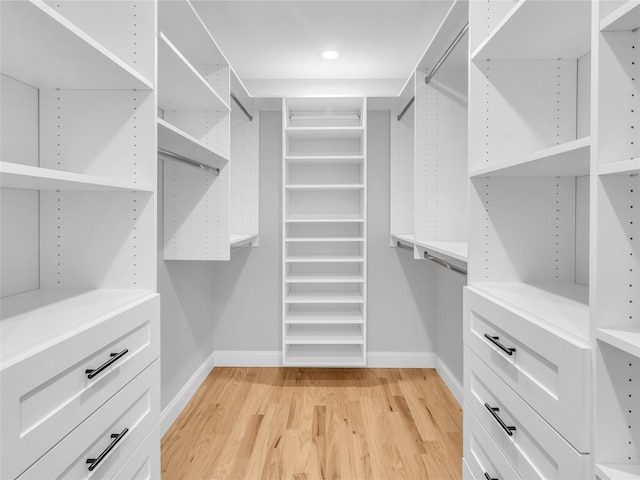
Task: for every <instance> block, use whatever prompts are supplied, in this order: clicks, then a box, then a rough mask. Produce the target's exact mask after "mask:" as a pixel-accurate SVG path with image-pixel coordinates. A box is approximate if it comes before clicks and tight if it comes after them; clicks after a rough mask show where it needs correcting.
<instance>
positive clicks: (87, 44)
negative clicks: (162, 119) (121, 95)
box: [0, 1, 153, 90]
mask: <svg viewBox="0 0 640 480" xmlns="http://www.w3.org/2000/svg"><path fill="white" fill-rule="evenodd" d="M1 8H2V15H1V18H2V26H1V28H0V31H1V32H2V73H3V74H5V75H8V76H10V77H13V78H16V79H18V80H20V81H21V82H24V83H27V84H29V85H32V86H34V87H38V88H41V89H56V88H58V89H65V90H67V89H68V90H84V89H93V90H98V89H100V90H152V89H153V83H152V82H151V81H150V80H149V79H147V78H145V77H144V76H143V75H141V74H140V73H139V72H137V71H136V70H134V69H133V68H131V67H130V66H129V65H127V64H126V63H125V62H124V61H123V60H122V59H120V58H119V57H117V56H116V55H114V54H113V53H112V52H110V51H109V50H107V49H106V48H105V47H104V46H103V45H101V44H100V43H99V42H97V41H96V40H94V39H93V38H91V37H90V36H89V35H87V34H86V33H85V32H83V31H82V30H81V29H79V28H78V27H76V26H75V25H74V24H73V23H71V22H70V21H68V20H67V19H66V18H64V17H63V16H62V15H60V14H59V13H58V12H56V11H55V10H54V9H52V8H51V7H50V6H48V5H47V4H46V3H44V2H35V1H20V2H2V4H1ZM79 59H81V62H82V68H78V61H79Z"/></svg>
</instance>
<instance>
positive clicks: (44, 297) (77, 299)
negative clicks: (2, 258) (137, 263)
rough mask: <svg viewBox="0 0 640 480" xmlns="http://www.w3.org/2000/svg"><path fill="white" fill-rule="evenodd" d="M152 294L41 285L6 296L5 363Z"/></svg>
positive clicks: (0, 332) (0, 334)
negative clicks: (57, 287) (70, 288)
mask: <svg viewBox="0 0 640 480" xmlns="http://www.w3.org/2000/svg"><path fill="white" fill-rule="evenodd" d="M153 295H155V293H153V292H151V291H149V290H66V289H42V290H32V291H29V292H26V293H23V294H19V295H13V296H10V297H5V298H3V299H2V300H1V301H0V304H1V306H2V308H1V311H2V314H1V317H0V318H1V321H0V342H1V343H0V344H1V346H2V349H1V352H2V357H1V358H2V365H3V367H6V366H8V364H13V363H14V362H17V361H19V360H20V359H21V357H22V356H24V355H26V354H30V353H33V352H35V351H38V350H40V349H42V348H45V347H47V346H49V345H51V344H52V343H57V342H60V341H62V340H64V339H66V338H68V337H70V336H72V335H74V334H76V333H78V332H79V331H82V330H84V329H86V328H88V327H90V326H92V325H95V324H96V323H99V322H100V321H103V320H105V319H107V318H109V317H111V316H113V315H114V314H115V313H117V312H120V311H124V310H126V309H128V308H131V307H132V306H133V305H135V304H137V303H140V302H142V301H144V300H146V299H147V298H149V297H151V296H153Z"/></svg>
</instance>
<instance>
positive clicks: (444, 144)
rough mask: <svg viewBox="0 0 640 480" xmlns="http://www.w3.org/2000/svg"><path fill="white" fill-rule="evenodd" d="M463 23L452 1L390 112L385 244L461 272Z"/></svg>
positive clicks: (464, 214)
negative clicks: (388, 219) (387, 240)
mask: <svg viewBox="0 0 640 480" xmlns="http://www.w3.org/2000/svg"><path fill="white" fill-rule="evenodd" d="M467 18H468V4H467V2H464V1H456V2H453V4H452V6H451V8H450V10H449V11H448V13H447V15H446V17H445V19H444V20H443V22H442V24H441V25H440V27H439V28H438V31H437V32H436V34H435V35H434V37H433V39H432V41H431V43H430V44H429V46H428V47H427V49H426V51H425V53H424V55H423V57H422V58H421V60H420V62H419V63H418V65H417V67H416V70H415V72H414V73H413V75H412V76H411V78H409V80H408V81H407V83H406V84H405V86H404V88H403V91H402V92H401V94H400V96H399V98H398V100H397V103H396V109H394V110H392V111H391V145H392V148H391V172H390V173H391V175H390V178H391V185H390V193H391V222H390V225H391V246H392V247H398V246H400V247H405V248H406V247H410V249H413V251H414V258H417V259H431V258H435V259H436V261H440V263H442V262H441V261H444V262H445V263H444V264H445V265H447V264H448V265H452V266H453V267H454V268H459V269H461V270H464V269H466V263H467V242H466V237H467V229H468V217H469V214H468V207H467V204H468V201H467V200H468V176H467V147H466V138H467V134H466V133H467V60H468V58H467V57H468V54H467V34H466V33H461V32H463V30H464V27H465V25H466V23H467ZM458 37H459V38H458ZM434 70H435V74H434V75H430V74H431V72H432V71H434ZM427 77H429V83H426V79H427Z"/></svg>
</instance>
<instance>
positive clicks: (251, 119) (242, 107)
mask: <svg viewBox="0 0 640 480" xmlns="http://www.w3.org/2000/svg"><path fill="white" fill-rule="evenodd" d="M230 95H231V98H232V99H233V101H234V102H236V105H238V107H240V110H242V113H244V114H245V115H246V116H247V118H248V119H249V121H250V122H253V116H252V115H251V114H250V113H249V112H248V111H247V109H246V108H244V105H242V104H241V103H240V100H238V99H237V98H236V96H235V95H234V94H233V92H230Z"/></svg>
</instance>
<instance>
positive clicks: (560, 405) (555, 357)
mask: <svg viewBox="0 0 640 480" xmlns="http://www.w3.org/2000/svg"><path fill="white" fill-rule="evenodd" d="M464 302H465V306H464V322H465V325H464V343H465V344H466V345H468V346H469V348H471V349H472V350H473V351H474V352H475V353H476V354H477V355H478V356H479V357H480V358H481V359H482V360H484V361H485V362H486V363H487V365H489V366H490V367H491V368H492V369H493V370H494V371H495V372H496V373H497V374H498V375H499V376H500V378H502V379H503V380H504V381H505V382H506V383H507V384H508V385H509V386H510V387H511V388H513V389H514V390H515V391H516V392H517V393H518V394H519V395H520V396H521V397H522V398H526V399H527V403H529V405H531V406H532V407H533V409H534V410H536V411H537V412H538V413H539V414H540V415H542V416H543V417H544V418H545V420H547V421H548V422H549V423H550V424H551V425H553V427H554V428H555V429H556V430H558V431H559V432H560V433H561V434H562V436H563V437H565V438H566V439H567V441H568V442H569V443H571V444H572V445H573V446H574V447H575V448H576V449H577V450H578V451H580V452H583V453H587V452H589V418H590V413H589V406H590V402H589V398H590V395H589V383H590V377H589V358H590V357H589V356H590V350H589V347H588V346H584V345H580V344H578V343H573V342H571V341H569V340H567V339H564V338H562V337H560V336H558V335H555V334H553V333H552V332H550V331H548V330H546V329H544V328H542V327H540V326H538V325H536V324H535V323H534V322H532V321H529V320H527V319H525V318H523V317H521V316H520V315H518V314H517V313H515V312H513V311H511V310H509V309H508V308H506V307H504V306H502V305H499V304H497V303H495V302H493V301H492V300H490V299H488V298H486V297H484V296H483V295H481V294H479V293H477V292H475V291H474V290H473V289H470V288H465V292H464ZM485 334H486V335H489V336H491V337H498V338H499V342H500V343H501V344H503V345H504V346H505V347H507V348H515V352H513V354H512V355H508V354H507V353H505V352H504V351H503V350H501V349H500V348H499V347H498V346H497V345H495V344H493V343H491V341H490V340H489V339H488V338H486V337H485Z"/></svg>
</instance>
